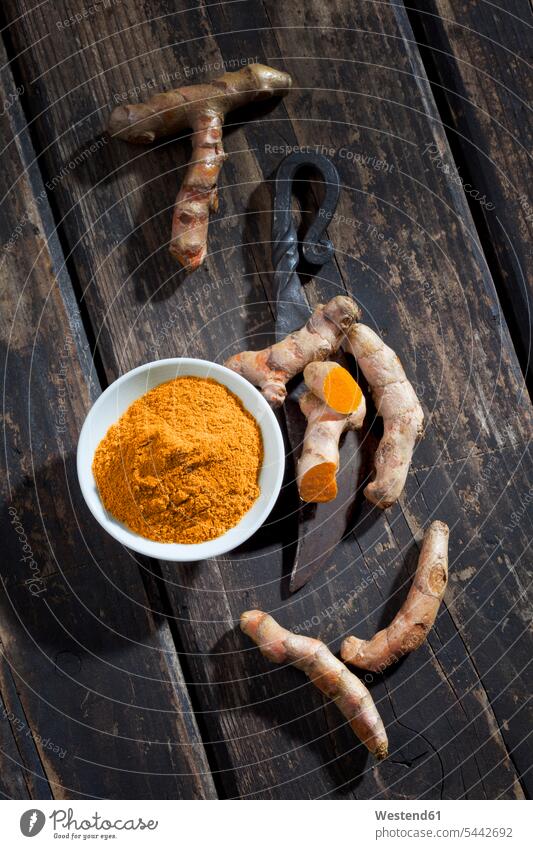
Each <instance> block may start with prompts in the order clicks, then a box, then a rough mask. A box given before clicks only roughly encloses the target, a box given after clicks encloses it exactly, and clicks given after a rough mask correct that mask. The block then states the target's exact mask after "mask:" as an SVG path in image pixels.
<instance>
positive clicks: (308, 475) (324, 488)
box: [300, 463, 337, 504]
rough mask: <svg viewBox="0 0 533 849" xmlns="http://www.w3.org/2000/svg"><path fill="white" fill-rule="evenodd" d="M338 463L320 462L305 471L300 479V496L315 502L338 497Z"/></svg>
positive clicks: (303, 499)
mask: <svg viewBox="0 0 533 849" xmlns="http://www.w3.org/2000/svg"><path fill="white" fill-rule="evenodd" d="M336 474H337V465H336V464H335V463H318V465H316V466H312V467H311V468H310V469H308V470H307V472H305V474H304V475H303V476H302V479H301V481H300V498H301V499H302V501H311V502H313V503H315V504H319V503H322V502H324V501H333V499H334V498H336V497H337V481H336Z"/></svg>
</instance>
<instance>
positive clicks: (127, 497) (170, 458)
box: [93, 377, 263, 544]
mask: <svg viewBox="0 0 533 849" xmlns="http://www.w3.org/2000/svg"><path fill="white" fill-rule="evenodd" d="M262 461H263V441H262V437H261V430H260V428H259V425H258V424H257V422H256V420H255V419H254V417H253V416H252V415H251V414H250V413H248V412H247V411H246V410H245V409H244V407H243V405H242V403H241V401H240V400H239V399H238V398H237V397H236V396H235V395H234V394H233V393H232V392H230V390H229V389H227V388H226V387H225V386H222V385H221V384H220V383H218V382H217V381H215V380H212V379H209V378H197V377H178V378H175V379H174V380H170V381H168V382H167V383H162V384H160V385H159V386H157V387H155V389H152V390H150V391H149V392H147V393H146V394H145V395H143V396H142V397H141V398H138V399H137V401H135V402H134V403H133V404H132V405H131V406H130V407H129V408H128V409H127V410H126V412H125V413H124V414H123V415H122V416H121V418H120V419H119V420H118V422H116V424H114V425H112V426H111V427H110V428H109V430H108V432H107V434H106V436H105V437H104V439H103V440H102V441H101V442H100V444H99V446H98V448H97V450H96V452H95V456H94V461H93V472H94V476H95V479H96V483H97V485H98V490H99V493H100V497H101V499H102V501H103V504H104V507H105V508H106V510H107V511H108V512H109V513H111V514H112V515H113V516H114V517H115V518H116V519H118V520H119V521H121V522H122V523H123V524H125V525H126V526H127V527H128V528H130V530H132V531H135V532H136V533H138V534H140V535H141V536H143V537H147V538H148V539H151V540H155V541H157V542H167V543H188V544H190V543H200V542H205V541H206V540H210V539H215V538H216V537H219V536H221V535H222V534H223V533H225V532H226V531H228V530H229V529H230V528H232V527H234V526H235V525H236V524H237V523H238V522H239V521H240V519H241V518H242V517H243V516H244V514H245V513H246V512H247V511H248V510H249V509H250V507H251V506H252V505H253V503H254V501H255V500H256V499H257V497H258V495H259V473H260V470H261V464H262Z"/></svg>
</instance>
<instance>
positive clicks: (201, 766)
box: [0, 57, 214, 798]
mask: <svg viewBox="0 0 533 849" xmlns="http://www.w3.org/2000/svg"><path fill="white" fill-rule="evenodd" d="M2 60H3V61H4V58H3V57H2ZM13 90H14V84H13V80H12V79H10V78H9V74H8V73H7V72H5V73H3V76H2V89H1V93H2V98H1V99H2V102H4V101H6V102H7V98H8V95H9V92H10V91H13ZM21 118H22V116H21V112H20V107H19V105H18V104H17V103H14V104H13V105H12V106H11V107H10V108H9V109H8V110H7V111H6V112H5V114H4V115H3V116H2V118H1V119H0V127H1V137H2V140H3V141H4V144H5V147H4V150H3V153H2V169H1V172H0V197H1V199H2V200H1V210H2V214H1V217H0V228H1V234H0V235H1V243H2V246H3V250H2V256H1V261H0V281H1V287H2V300H3V307H2V315H1V336H2V375H3V376H4V380H5V383H4V388H3V398H4V405H5V407H4V409H5V415H4V417H3V445H4V450H5V457H4V459H5V461H6V468H5V471H3V473H2V477H1V481H2V483H1V489H2V500H3V510H2V548H3V552H2V554H3V556H2V565H1V569H0V576H1V581H2V589H1V593H0V647H1V650H2V662H1V664H0V692H1V694H2V697H1V700H0V709H1V711H2V712H1V717H0V741H1V742H2V745H1V749H2V752H1V757H2V769H1V770H0V774H1V775H2V785H1V788H2V792H3V793H4V794H5V795H6V796H8V797H15V798H23V797H24V796H27V795H31V796H32V797H35V798H50V796H51V795H53V796H54V797H55V798H83V797H120V798H146V797H148V798H160V797H163V798H166V797H171V798H175V797H178V798H181V797H187V798H191V797H193V798H203V797H211V796H213V795H214V787H213V783H212V780H211V777H210V775H209V770H208V766H207V760H206V758H205V753H204V749H203V745H202V741H201V739H200V737H199V734H198V730H197V728H196V723H195V720H194V715H193V712H192V707H191V703H190V701H189V697H188V693H187V689H186V687H185V684H184V681H183V675H182V672H181V669H180V666H179V663H178V661H177V659H176V657H175V654H174V651H173V646H172V641H171V640H170V639H169V627H168V623H167V622H165V621H163V622H161V621H160V619H159V617H157V615H154V614H153V613H151V612H150V608H149V604H148V600H147V597H146V593H145V590H144V586H143V582H142V578H141V571H140V568H139V566H141V568H142V565H141V564H137V563H136V562H135V559H134V558H133V557H132V556H131V555H130V554H129V553H128V552H125V551H124V550H121V548H120V546H118V545H115V544H113V542H112V541H111V540H110V539H109V538H108V537H107V536H106V535H105V534H104V533H103V532H102V531H101V529H100V528H99V527H98V526H96V525H95V523H94V521H93V519H92V517H91V516H90V515H89V513H88V511H87V508H86V507H85V506H84V504H83V500H82V498H81V496H80V493H79V487H78V484H77V479H76V471H75V447H76V440H77V435H78V433H79V428H80V426H81V424H82V422H83V419H84V416H85V414H86V412H87V410H88V409H89V406H90V404H91V403H92V401H94V399H95V398H96V395H97V393H98V384H97V380H96V376H95V373H94V370H93V368H92V365H91V359H90V352H89V348H88V345H87V340H86V338H85V334H84V331H83V327H82V323H81V320H80V316H79V312H78V308H77V306H76V303H75V300H74V298H73V291H72V287H71V284H70V281H69V278H68V276H67V275H66V273H65V269H64V260H63V257H62V255H61V251H60V248H59V243H58V240H57V236H55V235H54V234H53V226H52V219H51V215H50V211H49V209H48V204H47V200H46V193H45V192H44V191H43V186H42V183H41V182H40V177H39V175H38V173H37V172H36V169H35V166H34V164H33V158H34V155H33V151H32V148H31V145H30V143H29V140H28V138H27V134H26V132H25V130H24V125H23V122H22V120H21ZM41 192H42V193H41ZM4 369H5V371H4Z"/></svg>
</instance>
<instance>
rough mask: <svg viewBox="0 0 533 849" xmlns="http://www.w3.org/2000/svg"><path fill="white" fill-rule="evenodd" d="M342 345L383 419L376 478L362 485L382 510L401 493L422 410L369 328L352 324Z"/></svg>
mask: <svg viewBox="0 0 533 849" xmlns="http://www.w3.org/2000/svg"><path fill="white" fill-rule="evenodd" d="M345 347H346V350H347V351H350V352H351V353H352V354H353V356H354V357H355V359H356V360H357V363H358V365H359V367H360V368H361V371H362V373H363V375H364V376H365V378H366V380H367V382H368V385H369V387H370V390H371V392H372V397H373V399H374V403H375V405H376V410H377V412H378V415H380V416H381V417H382V418H383V430H384V432H383V437H382V439H381V441H380V443H379V446H378V448H377V451H376V456H375V467H376V471H375V477H374V480H373V481H372V482H371V483H369V484H368V486H367V487H366V488H365V496H366V498H367V499H368V500H369V501H371V502H372V503H373V504H376V505H377V506H378V507H381V508H383V509H384V508H386V507H390V506H391V504H394V502H395V501H397V500H398V498H399V497H400V495H401V493H402V490H403V488H404V485H405V481H406V478H407V473H408V471H409V466H410V463H411V458H412V456H413V450H414V446H415V443H416V440H417V438H418V437H419V436H420V435H421V433H422V427H423V423H424V413H423V411H422V407H421V406H420V402H419V400H418V398H417V396H416V392H415V390H414V389H413V386H412V385H411V383H409V381H408V380H407V377H406V375H405V372H404V370H403V368H402V364H401V362H400V360H399V359H398V357H397V356H396V354H395V353H394V351H393V350H392V348H389V347H388V346H387V345H385V343H384V342H383V340H382V339H380V338H379V336H378V335H377V334H376V333H374V331H373V330H371V329H370V327H366V326H365V325H364V324H355V325H353V326H352V328H351V330H350V331H349V333H348V344H347V345H346V346H345Z"/></svg>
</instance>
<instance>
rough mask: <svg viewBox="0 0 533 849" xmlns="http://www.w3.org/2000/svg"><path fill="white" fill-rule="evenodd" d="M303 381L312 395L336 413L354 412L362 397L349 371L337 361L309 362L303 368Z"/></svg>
mask: <svg viewBox="0 0 533 849" xmlns="http://www.w3.org/2000/svg"><path fill="white" fill-rule="evenodd" d="M304 381H305V384H306V386H308V387H309V389H310V390H311V392H312V393H313V395H316V396H317V398H321V399H322V401H324V403H325V404H327V405H328V407H331V409H332V410H335V412H337V413H344V414H345V415H348V414H349V413H354V412H355V411H356V410H357V408H358V407H359V405H360V403H361V399H362V397H363V393H362V392H361V389H360V387H359V385H358V384H357V383H356V382H355V380H354V379H353V377H352V376H351V374H350V372H349V371H347V370H346V369H345V368H343V367H342V366H340V365H339V364H338V363H332V362H327V363H321V362H318V363H316V362H315V363H309V365H308V366H306V367H305V369H304Z"/></svg>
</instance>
